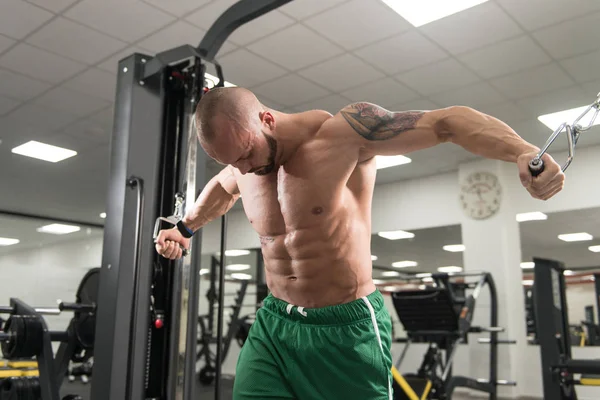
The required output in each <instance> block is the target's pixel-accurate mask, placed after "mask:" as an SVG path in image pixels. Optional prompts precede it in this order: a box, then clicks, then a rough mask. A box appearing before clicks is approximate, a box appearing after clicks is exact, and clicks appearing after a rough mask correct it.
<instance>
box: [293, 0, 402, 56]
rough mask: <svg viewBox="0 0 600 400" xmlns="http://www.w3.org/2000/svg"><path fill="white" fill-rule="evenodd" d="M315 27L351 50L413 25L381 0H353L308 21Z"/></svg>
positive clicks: (309, 24) (322, 33) (306, 22)
mask: <svg viewBox="0 0 600 400" xmlns="http://www.w3.org/2000/svg"><path fill="white" fill-rule="evenodd" d="M305 24H306V25H308V26H310V27H311V28H312V29H314V30H315V31H317V32H319V33H320V34H321V35H323V36H324V37H326V38H328V39H329V40H331V41H333V42H335V43H337V44H339V45H340V46H342V47H344V48H345V49H347V50H353V49H356V48H358V47H361V46H364V45H367V44H369V43H373V42H376V41H378V40H381V39H383V38H386V37H388V36H391V35H394V34H397V33H401V32H404V31H406V30H408V29H410V28H411V25H409V23H408V22H406V20H404V19H403V18H401V17H400V16H399V15H398V14H396V13H395V12H391V11H390V9H389V7H387V6H386V5H385V4H383V3H382V2H381V1H379V0H353V1H350V2H349V3H344V4H342V5H340V6H339V7H335V8H333V9H331V10H329V11H325V12H323V13H319V14H318V15H316V16H314V17H311V18H309V19H307V20H306V21H305Z"/></svg>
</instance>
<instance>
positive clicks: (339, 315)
mask: <svg viewBox="0 0 600 400" xmlns="http://www.w3.org/2000/svg"><path fill="white" fill-rule="evenodd" d="M365 299H366V300H367V301H368V302H369V303H370V304H371V306H372V307H373V310H374V311H375V313H377V312H379V310H381V309H382V308H384V307H385V304H384V301H383V295H382V294H381V292H380V291H379V290H377V289H376V290H375V291H374V292H372V293H371V294H369V295H368V296H365V297H363V298H360V299H357V300H354V301H351V302H349V303H344V304H338V305H335V306H327V307H321V308H304V307H299V306H296V305H294V304H290V303H287V302H285V301H283V300H281V299H278V298H276V297H274V296H273V295H272V294H269V295H267V297H266V298H265V299H264V300H263V306H262V308H263V309H265V310H268V311H270V312H272V313H273V314H276V315H277V316H279V317H281V318H283V319H286V320H289V321H296V322H299V323H302V324H313V325H343V324H349V323H353V322H357V321H360V320H363V319H367V318H368V319H370V318H371V313H370V310H369V307H368V305H367V303H366V302H365Z"/></svg>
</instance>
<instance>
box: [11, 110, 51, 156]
mask: <svg viewBox="0 0 600 400" xmlns="http://www.w3.org/2000/svg"><path fill="white" fill-rule="evenodd" d="M46 129H47V132H50V129H48V128H46ZM39 134H40V129H39V128H38V127H35V126H33V125H31V124H28V123H27V122H26V121H22V120H21V119H18V118H14V117H12V116H11V117H0V139H1V140H2V145H3V146H5V145H8V143H7V139H12V138H15V139H16V138H21V139H27V138H32V137H35V136H36V135H39ZM1 159H2V157H0V160H1Z"/></svg>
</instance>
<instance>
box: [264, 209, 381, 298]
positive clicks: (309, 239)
mask: <svg viewBox="0 0 600 400" xmlns="http://www.w3.org/2000/svg"><path fill="white" fill-rule="evenodd" d="M323 222H325V221H323ZM261 243H262V252H263V257H264V261H265V277H266V283H267V286H268V287H269V290H270V291H271V293H272V295H273V296H275V297H276V298H279V299H282V300H284V301H286V302H288V303H291V304H294V305H297V306H302V307H306V308H317V307H325V306H330V305H336V304H343V303H347V302H350V301H353V300H356V299H359V298H361V297H363V296H366V295H368V294H370V293H372V292H373V291H374V290H375V285H374V284H373V280H372V267H371V257H370V246H369V243H370V234H369V230H368V229H366V227H365V226H363V224H361V223H360V220H356V219H352V218H350V219H346V220H344V221H339V220H338V221H337V223H336V221H332V220H331V218H327V222H326V223H322V224H318V225H316V226H312V227H310V228H302V229H295V230H291V231H289V232H288V233H286V234H281V235H275V236H266V235H265V236H261Z"/></svg>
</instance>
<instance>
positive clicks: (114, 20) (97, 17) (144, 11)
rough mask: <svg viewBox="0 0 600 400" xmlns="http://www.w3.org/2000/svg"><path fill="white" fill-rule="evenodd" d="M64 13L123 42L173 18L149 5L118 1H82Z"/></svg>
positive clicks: (161, 25)
mask: <svg viewBox="0 0 600 400" xmlns="http://www.w3.org/2000/svg"><path fill="white" fill-rule="evenodd" d="M115 10H117V12H115ZM64 15H65V16H66V17H68V18H72V19H74V20H76V21H79V22H81V23H82V24H84V25H87V26H91V27H92V28H95V29H97V30H99V31H101V32H104V33H106V34H108V35H111V36H113V37H117V38H119V39H121V40H123V41H126V42H133V41H136V40H139V39H141V38H143V37H144V36H147V35H149V34H151V33H153V32H156V31H157V30H159V29H160V28H162V27H163V26H165V25H167V24H168V23H170V22H172V21H174V20H175V17H173V16H171V15H168V14H166V13H164V12H163V11H160V10H158V9H156V8H154V7H152V6H151V5H149V4H146V3H143V2H141V1H122V0H102V1H96V0H83V1H82V2H81V3H79V4H77V5H76V6H75V7H73V8H71V9H69V10H68V11H67V12H66V13H65V14H64ZM134 21H135V22H134Z"/></svg>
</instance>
